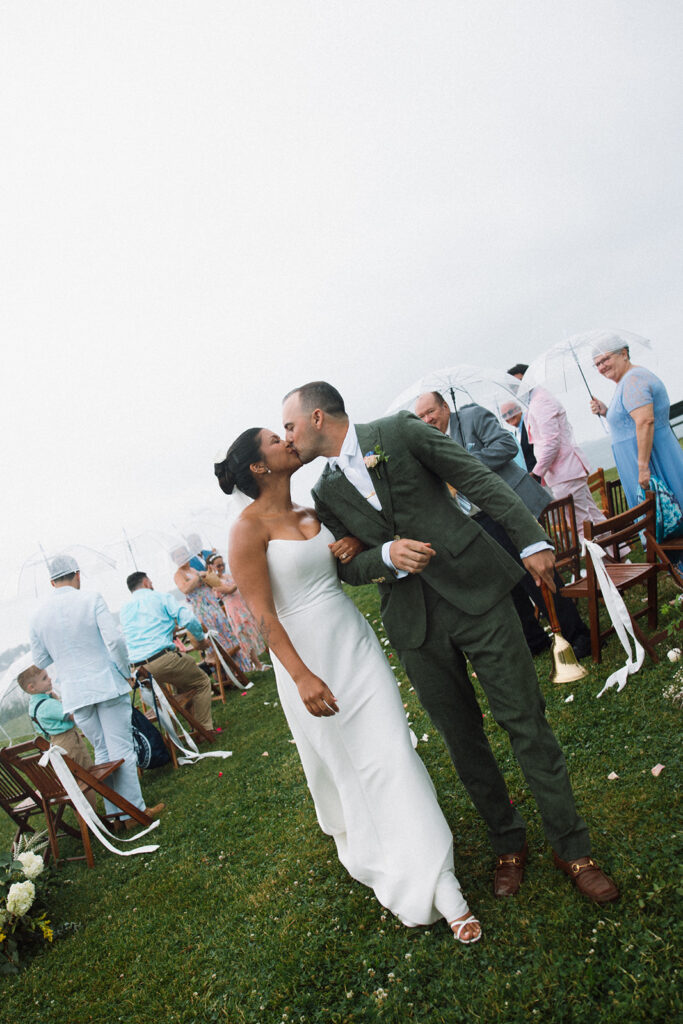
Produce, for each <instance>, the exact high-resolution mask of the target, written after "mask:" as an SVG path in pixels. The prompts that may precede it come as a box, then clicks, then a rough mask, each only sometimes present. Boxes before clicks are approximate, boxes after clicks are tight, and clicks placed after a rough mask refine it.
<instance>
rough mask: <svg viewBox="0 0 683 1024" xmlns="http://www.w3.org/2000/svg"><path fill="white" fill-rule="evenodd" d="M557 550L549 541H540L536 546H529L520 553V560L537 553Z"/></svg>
mask: <svg viewBox="0 0 683 1024" xmlns="http://www.w3.org/2000/svg"><path fill="white" fill-rule="evenodd" d="M554 550H555V548H554V547H553V546H552V544H548V541H547V540H538V541H536V543H535V544H529V546H528V548H524V550H523V551H520V553H519V557H520V558H528V557H529V555H535V554H536V552H537V551H554Z"/></svg>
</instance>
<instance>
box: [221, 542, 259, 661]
mask: <svg viewBox="0 0 683 1024" xmlns="http://www.w3.org/2000/svg"><path fill="white" fill-rule="evenodd" d="M207 565H208V566H209V568H210V569H211V571H212V572H215V573H216V575H217V576H218V577H219V578H220V581H221V585H220V587H217V588H216V589H217V591H218V592H219V593H220V595H221V598H222V599H223V607H224V608H225V614H226V615H227V616H228V619H229V620H230V625H231V626H232V629H233V632H234V634H235V636H236V637H237V642H238V643H239V645H240V648H241V650H242V653H243V654H244V655H246V656H247V657H248V658H250V660H251V663H252V665H253V667H254V668H255V669H258V670H261V669H263V668H264V666H263V664H262V663H261V661H260V660H259V656H258V653H259V651H262V650H263V648H264V647H265V643H264V642H263V637H262V636H261V634H260V633H259V631H258V627H257V625H256V620H255V619H254V617H253V615H252V614H251V612H250V611H249V609H248V608H247V606H246V604H245V603H244V601H243V599H242V597H241V595H240V593H239V591H238V589H237V586H236V584H235V581H234V580H233V578H232V576H230V575H229V574H228V573H227V572H226V571H225V560H224V558H223V556H222V555H218V554H215V555H210V556H209V558H208V559H207Z"/></svg>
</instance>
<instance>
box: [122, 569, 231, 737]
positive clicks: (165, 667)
mask: <svg viewBox="0 0 683 1024" xmlns="http://www.w3.org/2000/svg"><path fill="white" fill-rule="evenodd" d="M126 586H127V587H128V589H129V591H130V592H131V595H132V597H131V598H130V600H128V601H127V602H126V604H124V605H123V607H122V608H121V612H120V619H121V628H122V629H123V633H124V636H125V638H126V644H127V645H128V656H129V659H130V662H131V665H132V666H133V668H139V667H140V666H143V665H144V667H145V668H146V669H148V671H149V672H150V673H151V675H152V676H153V677H154V678H155V679H156V680H158V682H160V683H164V684H168V685H169V686H172V687H173V689H174V690H175V691H176V693H189V694H191V696H192V703H191V704H190V706H189V709H188V710H189V711H190V713H191V714H192V715H193V716H194V718H196V719H197V721H198V722H199V724H200V725H201V726H202V727H203V728H204V729H206V730H207V731H208V732H211V733H213V732H214V727H213V718H212V716H211V682H210V680H209V677H208V676H207V674H206V673H205V672H202V670H201V668H200V667H199V665H198V664H197V662H196V661H195V660H194V658H191V657H190V655H189V654H183V653H182V652H181V651H179V650H178V648H177V647H176V646H175V645H174V643H173V635H174V633H175V631H176V630H177V629H187V630H188V631H189V632H190V633H191V634H192V635H193V636H194V637H195V639H196V640H197V646H198V647H199V649H200V650H203V649H204V648H205V647H206V640H205V639H204V632H203V630H202V627H201V625H200V623H199V622H198V621H197V619H196V618H195V617H194V615H192V613H191V612H190V609H189V608H188V607H187V605H183V604H181V603H180V601H176V599H175V598H174V597H173V595H172V594H161V593H159V591H157V590H155V589H154V586H153V584H152V581H151V580H150V578H149V576H148V575H147V573H145V572H133V573H131V574H130V576H129V577H128V579H127V580H126Z"/></svg>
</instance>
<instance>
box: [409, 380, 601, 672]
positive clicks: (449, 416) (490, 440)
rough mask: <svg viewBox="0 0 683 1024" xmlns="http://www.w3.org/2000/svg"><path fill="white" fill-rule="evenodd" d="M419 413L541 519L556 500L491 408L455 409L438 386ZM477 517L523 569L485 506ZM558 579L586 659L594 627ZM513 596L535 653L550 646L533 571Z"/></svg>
mask: <svg viewBox="0 0 683 1024" xmlns="http://www.w3.org/2000/svg"><path fill="white" fill-rule="evenodd" d="M415 415H416V416H418V417H419V418H420V419H421V420H422V421H423V422H424V423H428V424H429V425H430V426H433V427H436V429H437V430H440V431H441V433H442V434H446V435H447V436H448V437H451V438H452V439H453V440H454V441H455V442H456V443H457V444H459V445H460V446H461V447H462V448H464V449H465V451H467V452H469V454H470V455H472V456H474V458H475V459H478V460H479V462H481V463H483V465H484V466H487V467H488V468H489V469H490V470H492V472H494V473H495V474H496V475H497V476H498V477H500V479H501V480H503V481H504V482H505V483H506V484H507V485H508V487H511V488H512V490H513V491H514V492H515V494H516V495H517V496H518V497H519V498H521V500H522V501H523V502H524V504H525V505H526V507H527V508H528V509H529V511H530V512H531V514H532V515H533V516H534V517H535V518H536V519H540V516H541V513H542V512H543V510H544V509H545V507H546V506H547V505H548V504H549V503H550V501H551V500H552V495H551V494H550V493H549V492H548V491H547V490H545V488H543V487H541V485H540V484H539V483H538V481H536V480H534V478H533V477H532V476H530V474H529V473H527V472H526V469H523V468H522V467H521V466H520V465H519V464H518V462H517V460H516V455H517V451H518V447H517V442H516V441H515V439H514V437H513V436H512V434H510V433H509V431H507V430H505V429H504V428H503V427H502V426H501V425H500V423H499V422H498V420H497V418H496V417H495V416H494V414H493V413H492V412H490V411H489V410H488V409H485V408H484V407H483V406H481V405H477V404H476V403H474V402H472V403H470V404H469V405H464V406H462V407H461V408H460V409H459V410H458V411H457V412H454V413H452V412H451V410H450V408H449V406H448V403H447V402H446V401H445V400H444V398H443V396H442V395H440V394H439V393H438V391H429V392H427V393H426V394H424V395H420V397H419V398H418V400H417V402H416V403H415ZM473 518H474V519H475V521H476V522H477V523H479V525H480V526H481V527H482V528H483V529H484V530H486V532H487V533H488V534H489V536H491V537H493V539H494V540H495V541H497V542H498V543H499V544H500V545H501V547H502V548H504V549H505V551H507V553H508V554H509V555H510V556H511V557H512V558H514V560H515V561H516V562H517V563H518V564H519V566H520V567H521V568H524V566H523V564H522V561H521V559H520V557H519V552H518V551H517V549H516V547H515V545H514V544H513V542H512V540H511V539H510V537H509V535H508V533H507V532H506V530H505V529H504V528H503V526H501V524H500V523H498V522H496V520H495V519H493V518H492V517H491V516H490V515H488V513H486V512H484V511H483V510H482V509H478V510H477V511H476V512H475V514H474V517H473ZM554 580H555V586H556V587H557V593H556V595H555V608H556V610H557V615H558V619H559V622H560V629H561V630H562V635H563V636H564V638H565V640H567V641H568V642H569V643H570V644H571V645H572V647H573V649H574V653H575V655H576V657H577V658H585V657H586V655H587V654H590V649H591V646H590V630H589V629H588V627H587V626H586V624H585V623H584V622H583V620H582V618H581V616H580V615H579V613H578V611H577V608H576V605H575V604H574V602H573V601H572V600H570V599H569V598H568V597H562V595H561V594H560V593H559V591H560V588H561V586H562V580H561V578H560V576H559V574H558V573H557V571H555V572H554ZM510 597H511V598H512V600H513V602H514V605H515V610H516V612H517V614H518V616H519V619H520V622H521V623H522V629H523V630H524V638H525V640H526V642H527V645H528V647H529V650H530V651H531V653H532V654H534V655H536V654H540V653H541V652H542V651H547V650H548V648H549V647H550V640H549V638H548V635H547V633H546V632H545V630H544V629H543V628H542V627H541V624H540V622H539V621H538V619H537V618H536V615H535V614H534V608H536V609H537V610H538V613H539V614H541V615H543V616H544V617H545V618H546V619H547V617H548V610H547V608H546V604H545V599H544V597H543V594H542V592H541V589H540V587H537V586H536V584H535V583H534V581H533V579H532V577H531V575H530V574H529V573H528V572H525V573H524V576H523V577H522V579H521V580H520V581H519V583H517V584H516V585H515V586H514V587H513V589H512V590H511V591H510Z"/></svg>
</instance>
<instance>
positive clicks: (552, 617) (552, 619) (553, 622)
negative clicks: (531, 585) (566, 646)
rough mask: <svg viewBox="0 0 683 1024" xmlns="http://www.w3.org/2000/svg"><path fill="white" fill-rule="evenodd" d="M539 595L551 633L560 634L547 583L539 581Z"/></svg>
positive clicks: (553, 602)
mask: <svg viewBox="0 0 683 1024" xmlns="http://www.w3.org/2000/svg"><path fill="white" fill-rule="evenodd" d="M541 593H542V594H543V600H544V601H545V606H546V608H547V609H548V621H549V622H550V628H551V629H552V631H553V633H561V632H562V631H561V629H560V622H559V619H558V618H557V611H556V610H555V600H554V598H553V595H552V592H551V590H550V587H549V586H548V584H547V583H544V582H543V580H541Z"/></svg>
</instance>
